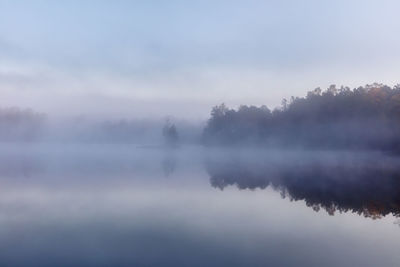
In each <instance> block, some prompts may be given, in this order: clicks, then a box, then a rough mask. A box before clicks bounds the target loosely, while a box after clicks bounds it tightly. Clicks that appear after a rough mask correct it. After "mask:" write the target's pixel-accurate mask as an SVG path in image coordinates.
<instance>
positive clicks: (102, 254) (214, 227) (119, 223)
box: [0, 144, 400, 267]
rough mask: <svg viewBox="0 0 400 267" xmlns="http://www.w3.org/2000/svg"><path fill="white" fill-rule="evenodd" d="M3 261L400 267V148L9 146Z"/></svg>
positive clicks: (2, 201)
mask: <svg viewBox="0 0 400 267" xmlns="http://www.w3.org/2000/svg"><path fill="white" fill-rule="evenodd" d="M1 148H2V149H1V151H0V184H1V186H0V266H307V267H309V266H325V267H329V266H399V265H400V253H399V252H398V251H399V248H400V221H399V219H398V218H397V217H398V216H399V215H400V158H398V157H396V156H392V155H387V154H383V153H378V152H368V153H367V152H347V151H335V152H332V151H302V150H277V149H272V150H264V151H261V150H251V149H225V150H218V149H206V148H201V147H181V148H179V149H176V150H166V149H160V148H151V147H147V148H138V147H135V146H131V145H76V144H70V145H68V144H66V145H62V146H61V145H48V144H47V145H44V144H42V145H33V144H30V145H24V146H21V145H18V146H17V145H3V146H2V147H1Z"/></svg>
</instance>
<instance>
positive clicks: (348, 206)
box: [206, 153, 400, 219]
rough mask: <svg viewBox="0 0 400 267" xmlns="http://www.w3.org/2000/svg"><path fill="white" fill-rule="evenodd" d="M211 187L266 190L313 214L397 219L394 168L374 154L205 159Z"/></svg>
mask: <svg viewBox="0 0 400 267" xmlns="http://www.w3.org/2000/svg"><path fill="white" fill-rule="evenodd" d="M206 169H207V172H208V174H209V176H210V183H211V185H212V186H213V187H216V188H219V189H221V190H222V189H224V188H225V187H227V186H229V185H235V186H237V187H238V188H239V189H256V188H259V189H265V188H267V187H271V188H273V189H274V190H276V191H278V192H280V194H281V195H282V197H284V198H285V197H288V198H289V199H290V200H293V201H299V200H304V201H305V203H306V204H307V206H309V207H311V208H312V209H314V210H315V211H319V210H320V209H321V208H322V209H324V210H326V211H327V212H328V213H329V214H330V215H334V214H335V212H336V211H339V212H348V211H351V212H354V213H357V214H360V215H361V214H362V215H364V216H365V217H370V218H373V219H376V218H380V217H382V216H385V215H387V214H393V215H394V216H400V164H399V161H398V159H397V158H394V157H390V156H386V155H376V154H349V153H315V154H314V155H310V154H307V153H304V154H303V153H301V154H298V153H297V154H296V153H286V154H284V155H281V156H280V157H271V156H270V155H264V156H260V155H257V156H256V157H254V156H249V155H245V156H243V155H237V156H232V155H231V156H225V157H218V158H215V157H214V158H212V157H211V158H208V159H207V161H206Z"/></svg>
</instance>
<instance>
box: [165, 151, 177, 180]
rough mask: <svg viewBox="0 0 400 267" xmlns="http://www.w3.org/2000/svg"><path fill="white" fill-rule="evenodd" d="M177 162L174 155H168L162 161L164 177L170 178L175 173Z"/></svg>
mask: <svg viewBox="0 0 400 267" xmlns="http://www.w3.org/2000/svg"><path fill="white" fill-rule="evenodd" d="M176 165H177V160H176V157H175V156H174V155H171V154H168V155H167V156H166V157H165V158H164V159H163V161H162V169H163V171H164V176H165V177H168V176H170V175H171V174H173V173H174V172H175V169H176Z"/></svg>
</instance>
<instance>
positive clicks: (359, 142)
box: [203, 83, 400, 151]
mask: <svg viewBox="0 0 400 267" xmlns="http://www.w3.org/2000/svg"><path fill="white" fill-rule="evenodd" d="M203 141H204V143H205V144H207V145H238V144H258V145H260V144H261V145H276V146H301V147H309V148H334V149H335V148H338V149H342V148H351V149H379V150H381V149H383V150H395V151H399V150H400V85H397V86H394V87H393V88H391V87H389V86H386V85H383V84H376V83H375V84H372V85H366V86H365V87H358V88H355V89H353V90H351V89H350V88H349V87H343V86H342V87H340V88H337V87H336V86H335V85H331V86H330V87H329V88H328V89H326V90H325V91H322V90H321V89H320V88H317V89H315V90H313V91H310V92H308V94H307V96H306V97H292V98H291V99H290V100H289V101H288V100H286V99H284V100H283V101H282V106H281V107H280V108H276V109H274V110H273V111H271V110H270V109H268V108H267V107H266V106H261V107H255V106H240V107H239V108H238V109H237V110H235V109H230V108H228V107H227V106H225V105H224V104H221V105H219V106H216V107H214V108H213V109H212V111H211V118H210V119H209V120H208V122H207V125H206V127H205V129H204V133H203Z"/></svg>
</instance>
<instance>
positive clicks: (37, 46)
mask: <svg viewBox="0 0 400 267" xmlns="http://www.w3.org/2000/svg"><path fill="white" fill-rule="evenodd" d="M399 7H400V4H399V3H398V1H357V0H356V1H351V2H349V1H341V0H340V1H334V2H332V1H316V0H311V1H301V2H299V1H246V2H239V1H201V2H190V3H189V2H186V1H178V0H175V1H168V3H166V2H163V1H122V0H120V1H113V3H112V4H110V3H109V2H108V1H91V0H89V1H84V2H82V1H68V2H67V1H63V2H54V1H29V0H17V1H4V0H1V1H0V92H1V97H0V106H1V107H3V108H8V107H19V108H22V109H26V108H29V109H33V110H35V111H37V112H39V113H45V114H47V116H48V117H49V118H56V120H60V118H62V119H65V118H67V119H71V118H76V117H80V116H85V117H89V118H90V119H93V120H99V119H104V120H110V119H112V120H120V119H126V120H132V119H135V120H137V119H139V120H140V119H149V118H151V119H161V118H164V117H165V116H173V117H176V118H183V119H188V120H191V121H195V122H204V121H205V120H206V119H207V118H208V116H209V112H210V110H211V107H213V106H214V105H217V104H220V103H222V102H224V103H225V104H227V105H228V106H230V107H233V108H235V107H238V106H239V105H242V104H246V105H257V106H259V105H267V106H268V107H269V108H271V109H273V108H274V107H276V106H278V105H280V102H281V99H283V98H286V99H289V98H290V96H292V95H294V96H304V95H305V94H306V92H307V91H309V90H313V89H314V88H316V87H321V88H327V87H328V86H329V85H330V84H337V85H338V86H340V85H342V84H343V85H347V86H349V87H350V88H354V87H357V86H360V85H365V84H371V83H373V82H382V83H384V84H387V85H389V86H394V85H395V84H396V83H397V78H398V77H397V75H398V73H397V71H396V70H397V69H399V67H400V63H399V62H400V60H399V59H400V52H399V50H398V47H399V45H400V37H399V36H398V35H397V34H394V33H397V32H398V31H399V28H400V22H399V21H398V19H397V17H398V14H397V10H399Z"/></svg>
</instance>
